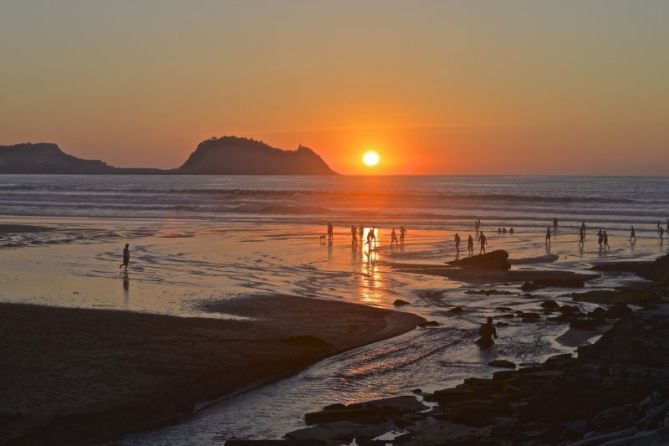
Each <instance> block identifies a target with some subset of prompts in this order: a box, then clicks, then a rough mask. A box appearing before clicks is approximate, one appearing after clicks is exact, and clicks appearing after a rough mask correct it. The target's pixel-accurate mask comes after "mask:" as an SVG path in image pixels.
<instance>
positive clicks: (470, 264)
mask: <svg viewBox="0 0 669 446" xmlns="http://www.w3.org/2000/svg"><path fill="white" fill-rule="evenodd" d="M448 264H449V265H451V266H459V267H460V268H464V269H499V270H508V269H509V268H511V264H510V263H509V253H508V252H506V251H504V250H503V249H498V250H497V251H492V252H489V253H487V254H481V255H477V256H473V257H468V258H464V259H460V260H452V261H450V262H448Z"/></svg>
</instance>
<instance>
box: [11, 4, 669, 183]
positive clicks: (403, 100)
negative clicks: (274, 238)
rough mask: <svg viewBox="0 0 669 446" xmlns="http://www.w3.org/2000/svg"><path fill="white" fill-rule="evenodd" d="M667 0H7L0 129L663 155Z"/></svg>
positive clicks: (458, 166)
mask: <svg viewBox="0 0 669 446" xmlns="http://www.w3.org/2000/svg"><path fill="white" fill-rule="evenodd" d="M668 15H669V2H662V1H658V0H649V1H646V2H642V3H632V2H624V1H618V0H611V1H594V2H588V3H581V2H576V1H573V2H571V1H567V2H559V3H552V4H549V3H545V2H529V3H528V2H520V1H513V0H510V1H509V2H499V3H494V4H490V3H474V2H471V3H469V2H456V1H453V2H443V1H436V0H435V1H431V0H423V1H418V2H412V3H411V4H409V3H407V2H402V1H395V0H388V1H380V0H368V1H365V2H354V1H347V0H345V1H342V2H336V3H330V4H326V3H321V2H318V3H314V2H309V1H306V0H286V1H284V2H258V3H256V2H232V1H229V2H219V1H213V0H204V1H202V2H198V4H197V5H193V4H192V3H190V2H185V1H176V0H166V1H161V2H157V1H152V0H143V1H139V2H132V1H130V0H119V1H118V2H108V3H104V2H88V1H85V0H63V1H62V2H58V3H50V2H49V3H43V2H40V1H35V2H23V1H18V0H8V1H7V2H3V3H2V5H0V49H1V50H2V54H3V70H2V71H1V72H0V85H2V87H1V88H3V101H2V103H1V104H0V144H15V143H20V142H54V143H56V144H59V145H60V147H61V148H62V149H63V150H64V151H66V152H67V153H70V154H72V155H75V156H78V157H82V158H88V159H102V160H104V161H106V162H108V163H109V164H112V165H114V166H120V167H145V166H150V167H160V168H173V167H176V166H178V165H179V164H180V163H182V162H183V161H184V160H185V159H186V157H187V156H188V155H189V154H190V153H191V152H192V151H193V150H194V149H195V147H196V146H197V144H198V143H199V142H201V141H203V140H205V139H207V138H209V137H211V136H214V135H215V136H223V135H236V136H244V137H251V138H255V139H260V140H262V141H264V142H266V143H268V144H269V145H271V146H274V147H280V148H283V149H287V150H294V149H296V148H297V147H298V145H300V144H303V145H305V146H308V147H310V148H312V149H314V150H315V151H316V152H317V153H318V154H319V155H321V156H322V158H323V159H324V160H325V161H326V162H327V163H328V165H330V167H332V168H333V169H334V170H335V171H337V172H340V173H343V174H598V175H604V174H630V175H633V174H637V175H653V174H655V175H661V174H667V173H669V132H667V130H666V129H667V128H669V91H668V87H667V83H666V79H667V78H669V57H667V54H669V52H668V51H667V45H666V42H668V41H669V27H666V26H665V23H664V18H665V17H667V16H668ZM350 30H354V32H349V31H350ZM368 147H375V148H379V150H380V151H381V152H380V153H382V156H383V162H382V163H381V164H379V165H378V166H376V167H375V168H373V169H370V168H369V167H366V166H365V165H364V164H362V163H361V162H360V153H361V152H362V151H364V150H366V148H368Z"/></svg>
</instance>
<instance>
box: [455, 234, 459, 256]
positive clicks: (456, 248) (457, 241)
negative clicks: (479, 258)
mask: <svg viewBox="0 0 669 446" xmlns="http://www.w3.org/2000/svg"><path fill="white" fill-rule="evenodd" d="M455 251H456V252H457V253H458V255H459V254H460V234H458V233H457V232H456V233H455Z"/></svg>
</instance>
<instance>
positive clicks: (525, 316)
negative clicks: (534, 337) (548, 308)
mask: <svg viewBox="0 0 669 446" xmlns="http://www.w3.org/2000/svg"><path fill="white" fill-rule="evenodd" d="M516 316H517V317H519V318H520V319H522V321H523V322H534V321H538V320H539V319H541V315H540V314H539V313H525V312H524V311H519V312H517V313H516Z"/></svg>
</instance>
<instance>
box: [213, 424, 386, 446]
mask: <svg viewBox="0 0 669 446" xmlns="http://www.w3.org/2000/svg"><path fill="white" fill-rule="evenodd" d="M392 429H393V426H392V424H390V423H379V424H362V423H353V422H350V421H337V422H333V423H327V424H322V425H319V426H311V427H307V428H305V429H299V430H296V431H293V432H289V433H287V434H286V435H285V437H286V440H288V441H306V440H311V441H314V440H317V441H323V442H325V443H321V444H342V443H344V444H348V443H350V442H351V441H353V439H354V438H360V439H372V438H375V437H378V436H379V435H382V434H384V433H386V432H389V431H390V430H392ZM227 444H228V442H226V445H227ZM287 444H288V445H292V444H293V443H287Z"/></svg>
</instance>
